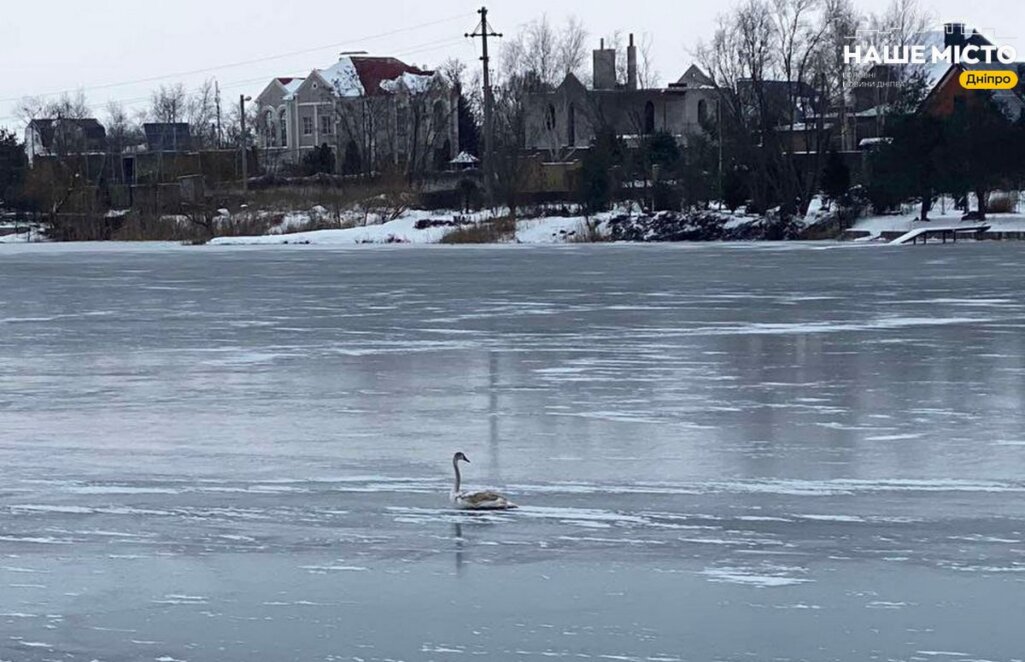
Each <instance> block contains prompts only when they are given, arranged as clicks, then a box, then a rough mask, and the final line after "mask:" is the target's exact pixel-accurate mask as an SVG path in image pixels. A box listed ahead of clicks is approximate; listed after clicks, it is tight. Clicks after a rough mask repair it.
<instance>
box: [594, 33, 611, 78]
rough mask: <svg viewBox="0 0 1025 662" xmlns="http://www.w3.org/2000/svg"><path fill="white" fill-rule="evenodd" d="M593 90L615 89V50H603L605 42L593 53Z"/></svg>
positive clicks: (602, 41)
mask: <svg viewBox="0 0 1025 662" xmlns="http://www.w3.org/2000/svg"><path fill="white" fill-rule="evenodd" d="M594 89H596V90H614V89H616V49H614V48H605V40H604V39H602V40H601V47H600V48H599V49H598V50H596V51H595V52H594Z"/></svg>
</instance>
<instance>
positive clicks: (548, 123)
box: [545, 104, 555, 131]
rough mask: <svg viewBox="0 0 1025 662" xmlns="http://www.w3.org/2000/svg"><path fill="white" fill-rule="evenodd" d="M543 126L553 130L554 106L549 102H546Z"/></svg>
mask: <svg viewBox="0 0 1025 662" xmlns="http://www.w3.org/2000/svg"><path fill="white" fill-rule="evenodd" d="M545 128H546V129H548V130H549V131H555V106H553V105H551V104H548V109H547V112H546V113H545Z"/></svg>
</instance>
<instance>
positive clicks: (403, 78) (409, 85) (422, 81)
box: [316, 55, 434, 97]
mask: <svg viewBox="0 0 1025 662" xmlns="http://www.w3.org/2000/svg"><path fill="white" fill-rule="evenodd" d="M316 72H317V74H318V75H319V76H320V77H321V78H323V79H324V80H325V81H326V82H327V83H328V84H330V85H331V86H332V87H333V88H334V90H335V92H337V93H338V94H339V96H343V97H360V96H380V95H383V94H389V93H394V92H397V91H399V89H400V88H403V87H404V88H406V89H408V90H410V91H423V90H424V89H426V84H427V82H428V81H429V80H430V79H433V77H434V72H433V71H425V70H423V69H419V68H417V67H414V66H412V65H408V64H406V63H405V62H403V61H401V60H398V59H396V58H393V57H370V56H362V55H360V56H344V57H342V58H341V59H340V60H338V62H336V63H334V64H333V65H331V66H330V67H328V68H326V69H317V70H316Z"/></svg>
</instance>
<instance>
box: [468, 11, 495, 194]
mask: <svg viewBox="0 0 1025 662" xmlns="http://www.w3.org/2000/svg"><path fill="white" fill-rule="evenodd" d="M477 13H478V14H480V25H478V26H477V29H476V30H474V31H473V32H468V33H466V38H467V39H477V38H479V39H480V40H481V58H480V61H481V62H483V63H484V187H485V191H486V192H487V196H488V202H489V203H491V204H492V205H493V204H494V202H495V198H494V190H493V185H492V181H493V172H494V170H493V168H494V158H492V157H493V155H494V151H493V150H494V148H495V117H494V115H495V94H494V90H492V88H491V58H490V56H489V55H488V37H496V38H498V39H501V38H502V34H501V33H500V32H495V31H494V30H492V29H491V25H489V24H488V8H487V7H481V8H480V10H479V11H478V12H477Z"/></svg>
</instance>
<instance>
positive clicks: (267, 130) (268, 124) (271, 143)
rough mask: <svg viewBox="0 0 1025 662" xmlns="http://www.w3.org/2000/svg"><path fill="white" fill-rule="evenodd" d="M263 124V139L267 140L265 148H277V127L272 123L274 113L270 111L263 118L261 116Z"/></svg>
mask: <svg viewBox="0 0 1025 662" xmlns="http://www.w3.org/2000/svg"><path fill="white" fill-rule="evenodd" d="M263 124H264V127H263V130H264V134H265V137H266V139H267V146H268V147H277V146H278V140H277V132H278V131H277V125H276V124H275V123H274V113H273V112H272V111H269V110H268V111H267V112H266V113H265V114H264V116H263Z"/></svg>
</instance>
